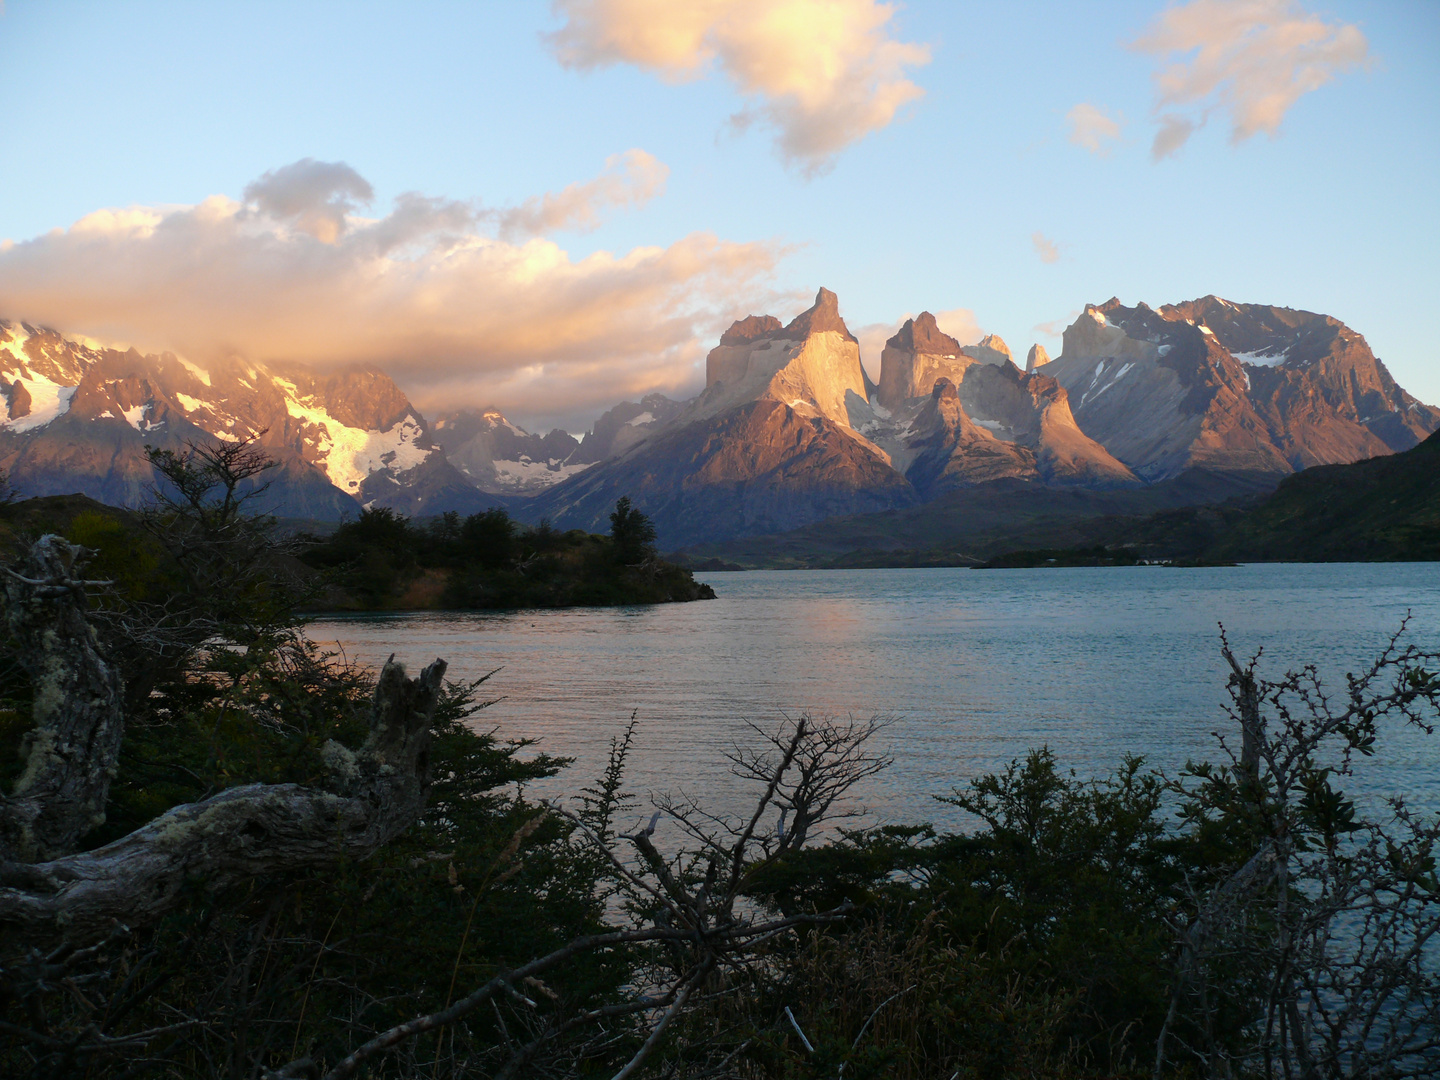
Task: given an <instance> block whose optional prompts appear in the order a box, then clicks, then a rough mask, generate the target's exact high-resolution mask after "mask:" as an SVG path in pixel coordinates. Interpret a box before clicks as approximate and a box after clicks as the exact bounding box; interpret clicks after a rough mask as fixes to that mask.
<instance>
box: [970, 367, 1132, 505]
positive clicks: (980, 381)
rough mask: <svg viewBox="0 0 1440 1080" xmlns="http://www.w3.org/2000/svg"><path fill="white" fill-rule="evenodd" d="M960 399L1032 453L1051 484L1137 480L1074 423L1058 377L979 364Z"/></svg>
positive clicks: (1042, 475) (1120, 483) (991, 426)
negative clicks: (1056, 378)
mask: <svg viewBox="0 0 1440 1080" xmlns="http://www.w3.org/2000/svg"><path fill="white" fill-rule="evenodd" d="M960 401H961V403H962V404H963V405H964V407H965V409H966V411H967V412H969V413H970V415H971V416H972V417H975V418H976V421H977V423H983V424H984V425H985V426H986V427H988V428H989V430H990V431H991V432H992V433H993V434H994V435H995V436H996V437H997V438H1000V439H1004V440H1006V441H1009V442H1013V443H1015V444H1017V445H1019V446H1022V447H1025V448H1027V449H1029V450H1031V451H1033V453H1034V455H1035V464H1036V469H1037V470H1038V474H1039V478H1040V479H1041V480H1043V481H1044V482H1045V483H1047V484H1078V485H1083V486H1086V487H1124V486H1128V485H1132V484H1136V483H1138V482H1139V481H1138V479H1137V478H1136V476H1135V475H1134V473H1132V472H1131V471H1130V469H1128V468H1126V466H1125V465H1124V464H1122V463H1121V462H1119V461H1117V460H1116V459H1115V458H1114V457H1113V456H1112V455H1111V454H1110V453H1109V452H1108V451H1107V450H1106V449H1105V448H1104V447H1103V446H1101V445H1100V444H1099V443H1097V442H1096V441H1095V440H1094V439H1092V438H1090V437H1089V436H1088V435H1086V434H1085V433H1084V432H1083V431H1081V430H1080V426H1079V425H1078V424H1077V423H1076V422H1075V417H1074V415H1073V414H1072V413H1071V411H1070V396H1069V394H1067V393H1066V392H1065V388H1064V387H1063V386H1061V385H1060V384H1059V383H1058V382H1056V381H1055V380H1054V379H1051V378H1048V377H1047V376H1045V375H1041V374H1038V373H1036V372H1030V373H1029V374H1026V373H1024V372H1022V371H1021V370H1020V369H1019V368H1017V367H1016V366H1015V365H1014V364H1012V363H1009V362H1007V363H1005V364H1004V365H1002V366H995V365H992V364H976V365H975V366H974V367H972V368H971V369H970V370H969V371H967V372H966V373H965V381H964V382H963V383H961V385H960Z"/></svg>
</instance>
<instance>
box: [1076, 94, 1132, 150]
mask: <svg viewBox="0 0 1440 1080" xmlns="http://www.w3.org/2000/svg"><path fill="white" fill-rule="evenodd" d="M1065 119H1066V120H1068V121H1070V135H1069V139H1070V141H1071V142H1072V143H1074V144H1075V145H1076V146H1082V147H1084V148H1085V149H1086V150H1089V151H1090V153H1092V154H1099V155H1100V156H1101V157H1104V156H1105V155H1106V154H1108V153H1109V152H1110V147H1109V145H1108V144H1109V143H1111V142H1114V141H1115V140H1117V139H1119V138H1120V121H1119V119H1112V118H1111V117H1109V116H1107V115H1105V112H1104V111H1103V110H1101V109H1098V108H1096V107H1095V106H1094V105H1091V104H1089V103H1087V102H1081V103H1080V104H1079V105H1076V106H1075V107H1074V108H1073V109H1071V110H1070V111H1069V112H1068V113H1066V114H1065Z"/></svg>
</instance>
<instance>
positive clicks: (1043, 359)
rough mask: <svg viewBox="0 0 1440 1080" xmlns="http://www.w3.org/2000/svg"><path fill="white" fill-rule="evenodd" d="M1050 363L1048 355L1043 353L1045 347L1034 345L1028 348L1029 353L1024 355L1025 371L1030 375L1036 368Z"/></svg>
mask: <svg viewBox="0 0 1440 1080" xmlns="http://www.w3.org/2000/svg"><path fill="white" fill-rule="evenodd" d="M1049 362H1050V354H1049V353H1048V352H1046V351H1045V346H1044V345H1040V344H1035V345H1031V346H1030V351H1029V352H1028V353H1026V354H1025V371H1026V373H1027V374H1028V373H1030V372H1032V371H1034V370H1035V369H1036V368H1037V367H1043V366H1044V365H1046V364H1048V363H1049Z"/></svg>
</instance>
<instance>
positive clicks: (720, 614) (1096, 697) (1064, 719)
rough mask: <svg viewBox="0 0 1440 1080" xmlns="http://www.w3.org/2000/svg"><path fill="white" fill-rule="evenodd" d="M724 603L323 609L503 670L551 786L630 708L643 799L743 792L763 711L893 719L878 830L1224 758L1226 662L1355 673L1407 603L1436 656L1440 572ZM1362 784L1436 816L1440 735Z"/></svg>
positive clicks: (772, 595)
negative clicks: (739, 767)
mask: <svg viewBox="0 0 1440 1080" xmlns="http://www.w3.org/2000/svg"><path fill="white" fill-rule="evenodd" d="M699 576H700V577H701V578H702V579H703V580H706V581H709V582H710V583H711V584H713V585H714V587H715V590H716V592H717V594H718V596H719V599H717V600H713V601H708V602H700V603H693V604H667V605H658V606H654V607H637V608H623V609H604V610H570V611H530V612H518V613H505V614H492V613H444V614H409V615H387V616H358V617H343V618H326V619H322V620H318V621H316V622H314V623H312V624H311V626H310V633H311V636H312V637H314V638H315V639H316V640H318V641H321V642H329V643H332V644H333V643H338V644H339V645H340V647H342V648H343V649H344V651H345V653H346V654H347V655H348V656H350V657H351V658H353V659H358V660H360V661H362V662H364V663H367V664H372V665H376V664H379V663H381V662H383V661H384V659H385V657H386V656H388V655H389V654H390V653H391V652H394V653H395V654H396V657H397V659H399V660H402V661H404V662H405V663H407V664H409V665H411V666H412V667H413V666H418V665H422V664H424V663H428V662H429V661H430V660H432V659H434V658H435V657H437V656H439V657H443V658H444V659H445V660H446V661H448V662H449V664H450V672H451V675H452V677H455V678H474V677H476V676H478V675H481V674H484V673H485V672H487V671H490V670H492V669H494V668H499V669H500V670H499V672H498V673H497V674H496V675H495V676H494V678H493V679H492V680H491V681H490V683H489V684H488V685H489V687H490V689H491V690H492V692H493V695H495V696H501V697H502V698H503V700H501V701H500V702H499V703H498V704H496V705H493V706H491V707H490V708H489V709H488V710H486V711H485V712H483V713H481V714H480V715H479V716H478V717H477V722H480V723H482V724H483V725H485V726H488V727H494V728H497V729H498V732H499V734H500V735H502V736H508V737H514V738H520V737H526V738H535V739H539V740H540V747H541V748H543V749H544V750H546V751H549V752H550V753H554V754H562V755H566V756H570V757H573V758H575V765H574V766H573V767H572V768H571V769H570V770H568V771H567V773H566V774H563V775H562V777H561V778H560V779H559V780H558V781H552V782H549V783H547V785H546V786H545V789H544V791H543V792H538V793H541V794H549V795H554V794H559V793H561V792H565V791H574V790H576V789H578V788H579V787H581V786H584V785H585V784H587V783H589V782H590V781H591V780H592V779H593V778H594V777H595V776H597V775H598V773H599V771H600V769H601V768H602V767H603V764H604V754H605V749H606V746H607V745H608V742H609V739H610V737H611V736H612V735H614V734H616V733H617V732H618V731H620V730H621V729H622V728H623V727H624V725H625V723H626V721H627V720H628V719H629V717H630V715H631V713H632V712H635V713H636V716H637V720H638V734H637V746H636V751H635V754H634V758H633V762H632V767H631V770H630V773H629V777H630V782H631V787H632V788H634V789H635V790H636V791H637V792H639V793H640V794H642V795H644V794H645V793H647V792H650V791H659V790H668V791H680V790H683V791H686V792H689V793H692V794H697V795H699V796H701V797H702V798H703V799H704V800H705V801H706V802H707V803H708V804H710V805H712V806H715V807H716V808H719V809H736V808H738V806H739V803H740V802H741V800H742V798H743V794H744V792H743V790H742V789H741V787H740V785H739V782H738V781H737V780H735V779H734V778H733V777H731V776H730V775H729V773H728V768H727V765H726V762H725V761H724V758H723V754H724V751H725V750H726V749H727V748H729V747H730V746H732V745H733V744H735V743H736V742H737V741H739V742H744V741H747V738H748V739H749V740H750V741H753V736H751V735H750V732H749V731H748V729H747V727H746V722H747V721H752V722H755V723H758V724H760V725H762V726H773V725H774V724H776V723H777V722H778V721H780V720H781V719H782V718H783V717H786V716H789V717H795V716H799V715H801V714H803V713H809V714H811V715H826V716H832V717H841V718H843V717H846V716H856V717H868V716H871V715H874V714H883V715H885V716H888V717H893V718H894V723H893V724H892V725H891V726H890V727H889V728H887V729H886V730H885V732H884V733H883V734H882V735H881V736H880V737H879V739H878V745H879V747H880V748H881V749H883V750H884V751H885V752H886V753H888V754H890V755H892V756H893V757H894V759H895V764H894V765H893V766H892V767H891V768H890V769H889V770H888V771H887V772H885V773H883V774H882V775H881V776H879V777H877V778H875V779H874V780H873V781H871V782H870V783H869V784H868V786H867V787H865V788H864V789H863V790H862V791H860V792H859V793H858V799H859V800H860V802H861V803H863V806H864V807H865V808H866V809H867V810H868V811H869V812H870V813H871V815H872V816H873V817H874V818H877V819H882V820H886V821H918V820H934V821H937V822H942V823H944V822H947V821H953V818H952V816H951V815H953V813H954V811H952V810H950V809H949V808H947V807H945V806H943V805H941V804H939V803H937V802H935V801H934V799H933V797H932V796H934V795H936V794H944V793H946V792H948V791H949V790H950V789H951V788H952V787H954V786H955V785H957V784H963V783H965V782H966V781H967V780H969V779H970V778H972V777H975V776H978V775H980V774H982V773H984V772H986V771H990V770H993V769H995V768H998V767H1000V766H1002V765H1003V764H1004V763H1005V762H1007V761H1009V760H1010V759H1011V758H1013V757H1015V756H1017V755H1019V754H1023V753H1024V752H1025V751H1026V750H1027V749H1029V748H1031V747H1037V746H1041V745H1048V746H1049V747H1050V748H1051V749H1052V750H1053V751H1054V752H1055V754H1056V755H1057V757H1058V758H1059V760H1060V761H1061V763H1062V764H1064V765H1066V766H1067V767H1070V768H1073V769H1075V770H1076V772H1077V773H1078V774H1079V775H1082V776H1090V775H1099V774H1103V773H1106V772H1108V771H1110V770H1111V769H1112V768H1113V767H1114V766H1115V765H1116V764H1117V763H1118V762H1119V760H1120V758H1121V757H1122V755H1124V754H1126V753H1133V754H1143V755H1145V756H1146V758H1147V759H1148V760H1149V761H1150V762H1152V763H1154V764H1156V765H1159V766H1161V767H1164V768H1166V769H1171V770H1173V769H1175V768H1177V767H1178V766H1180V765H1182V764H1183V763H1184V762H1185V760H1186V759H1187V758H1198V757H1204V756H1212V757H1213V756H1215V750H1214V745H1215V744H1214V738H1213V734H1212V733H1213V732H1215V731H1217V730H1228V727H1229V725H1228V721H1227V720H1226V717H1225V714H1224V711H1223V705H1224V703H1225V702H1226V700H1228V699H1227V698H1226V695H1225V675H1224V673H1223V672H1222V661H1221V659H1220V655H1219V631H1218V628H1217V624H1218V623H1220V622H1223V623H1224V624H1225V627H1226V630H1227V631H1228V632H1229V634H1230V637H1231V641H1232V643H1233V645H1234V647H1235V649H1236V651H1237V653H1240V654H1244V655H1248V654H1249V653H1252V652H1254V651H1255V650H1256V649H1257V648H1260V647H1261V646H1263V647H1264V651H1265V652H1264V667H1263V670H1265V671H1268V672H1270V673H1272V674H1275V675H1278V674H1279V673H1280V672H1282V671H1283V670H1284V669H1285V668H1287V667H1293V666H1297V665H1300V664H1304V663H1314V664H1316V665H1318V667H1319V669H1320V672H1321V675H1322V677H1323V678H1324V679H1325V680H1326V682H1327V683H1328V684H1329V685H1330V687H1331V689H1333V690H1334V691H1336V692H1337V693H1338V694H1342V695H1343V691H1344V685H1345V684H1344V675H1345V673H1346V672H1347V671H1353V670H1358V669H1359V668H1360V667H1361V666H1362V665H1363V664H1364V663H1365V662H1366V661H1367V660H1368V659H1370V658H1372V657H1373V656H1374V654H1375V653H1376V652H1378V651H1379V649H1380V648H1382V647H1383V646H1384V644H1385V642H1386V641H1387V640H1388V638H1389V636H1390V634H1391V633H1393V632H1394V631H1395V630H1396V629H1397V628H1398V627H1399V625H1400V621H1401V619H1402V618H1403V617H1404V615H1405V613H1406V612H1407V610H1408V611H1410V612H1411V614H1412V621H1411V634H1410V637H1409V640H1413V641H1414V642H1415V643H1417V644H1420V645H1423V646H1428V647H1431V648H1435V649H1440V564H1435V563H1409V564H1395V563H1391V564H1326V565H1316V564H1306V565H1257V566H1240V567H1216V568H1203V569H1175V568H1169V567H1115V568H1100V569H1089V568H1073V569H1071V568H1066V569H1047V570H994V571H975V570H964V569H938V570H841V571H796V572H749V573H710V574H701V575H699ZM1365 770H1366V772H1365V775H1364V776H1363V777H1362V778H1361V779H1360V780H1359V781H1358V782H1357V783H1356V784H1355V785H1353V786H1354V787H1355V788H1356V789H1357V790H1361V791H1364V792H1368V793H1369V794H1371V795H1384V794H1388V793H1401V794H1405V795H1407V797H1409V798H1410V799H1412V800H1414V801H1419V802H1422V803H1424V804H1426V805H1430V806H1440V736H1436V737H1434V738H1424V737H1421V736H1419V735H1417V734H1415V733H1413V732H1412V733H1406V732H1400V733H1397V734H1396V735H1395V736H1393V737H1391V738H1388V739H1387V740H1386V742H1385V744H1384V745H1383V753H1382V754H1381V756H1380V760H1378V761H1376V762H1374V763H1367V765H1366V766H1365Z"/></svg>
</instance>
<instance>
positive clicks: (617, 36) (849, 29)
mask: <svg viewBox="0 0 1440 1080" xmlns="http://www.w3.org/2000/svg"><path fill="white" fill-rule="evenodd" d="M554 7H555V10H556V12H557V14H560V15H562V16H563V17H564V18H565V20H566V22H565V25H564V26H562V27H561V28H560V29H559V30H558V31H556V32H555V33H554V34H551V35H548V39H549V42H550V45H551V47H552V49H553V50H554V52H555V55H556V57H557V58H558V59H559V60H560V62H561V63H562V64H564V65H566V66H567V67H574V68H580V69H588V68H594V67H601V66H604V65H608V64H617V63H626V64H634V65H635V66H637V67H641V68H646V69H648V70H651V71H655V72H657V73H658V74H659V75H660V76H661V77H662V78H665V79H667V80H670V81H683V80H686V79H692V78H697V77H699V76H701V75H703V74H704V73H705V72H706V71H707V70H708V69H709V68H710V67H712V66H718V67H719V68H720V69H721V70H722V71H723V72H724V73H725V74H726V75H727V76H728V77H729V79H730V80H731V82H733V83H734V84H735V86H736V88H737V89H738V90H739V91H740V92H741V93H742V94H744V95H745V96H746V97H748V98H750V99H751V101H752V104H751V105H749V106H747V107H746V108H745V109H744V110H742V111H741V112H740V113H738V114H737V115H736V116H734V117H732V123H733V124H734V125H735V126H737V127H745V126H747V125H749V124H750V123H753V122H756V121H759V122H762V123H765V124H768V125H769V126H771V127H773V128H775V129H776V131H777V132H778V136H777V140H776V142H777V147H778V149H779V151H780V154H781V156H782V157H783V158H784V159H785V160H786V161H787V162H789V163H790V164H793V165H797V166H799V167H800V168H801V170H802V171H804V172H805V173H806V174H807V175H814V174H816V173H820V172H824V171H825V170H827V169H828V168H830V166H831V165H833V163H834V160H835V157H836V155H837V154H839V153H840V151H841V150H843V149H845V147H847V146H849V145H850V144H851V143H853V142H856V141H858V140H859V139H862V138H864V137H865V136H866V135H868V134H869V133H870V132H872V131H878V130H879V129H881V128H883V127H886V126H887V125H889V124H890V123H891V122H892V121H893V120H894V119H895V115H896V113H897V112H898V111H899V110H900V109H901V108H902V107H903V106H905V105H906V104H908V103H910V102H912V101H915V100H917V99H918V98H920V97H921V96H923V94H924V91H923V90H921V89H920V87H918V86H916V85H915V84H914V83H913V82H911V81H910V79H909V78H908V77H907V72H908V71H909V69H911V68H915V67H920V66H922V65H924V64H927V63H929V62H930V49H929V46H927V45H917V44H912V43H907V42H901V41H896V40H895V39H894V38H892V37H891V36H890V20H891V19H892V18H893V16H894V14H895V6H894V5H891V4H884V3H877V2H876V0H687V2H684V3H679V2H675V0H556V2H555V4H554Z"/></svg>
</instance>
